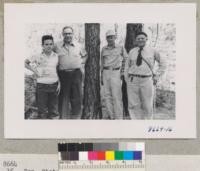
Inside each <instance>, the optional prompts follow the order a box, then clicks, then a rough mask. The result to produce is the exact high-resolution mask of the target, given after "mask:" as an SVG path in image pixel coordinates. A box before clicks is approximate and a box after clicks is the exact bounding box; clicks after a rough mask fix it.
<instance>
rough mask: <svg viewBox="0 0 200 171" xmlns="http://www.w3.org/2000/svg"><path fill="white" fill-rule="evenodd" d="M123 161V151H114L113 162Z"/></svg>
mask: <svg viewBox="0 0 200 171" xmlns="http://www.w3.org/2000/svg"><path fill="white" fill-rule="evenodd" d="M123 159H124V153H123V151H115V160H123Z"/></svg>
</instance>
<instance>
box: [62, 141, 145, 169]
mask: <svg viewBox="0 0 200 171" xmlns="http://www.w3.org/2000/svg"><path fill="white" fill-rule="evenodd" d="M58 152H59V161H60V164H61V165H62V168H63V167H64V168H70V169H89V168H123V169H124V168H126V167H130V168H134V167H135V164H136V162H137V163H138V164H139V165H141V166H142V167H143V164H144V143H132V142H131V143H59V144H58ZM63 164H64V165H63ZM61 165H60V166H61ZM137 167H139V166H137Z"/></svg>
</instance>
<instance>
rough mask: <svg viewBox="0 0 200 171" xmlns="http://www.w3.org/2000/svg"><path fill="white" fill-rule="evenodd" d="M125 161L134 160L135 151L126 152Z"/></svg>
mask: <svg viewBox="0 0 200 171" xmlns="http://www.w3.org/2000/svg"><path fill="white" fill-rule="evenodd" d="M124 160H133V151H124Z"/></svg>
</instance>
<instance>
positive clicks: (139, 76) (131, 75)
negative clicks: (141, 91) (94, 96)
mask: <svg viewBox="0 0 200 171" xmlns="http://www.w3.org/2000/svg"><path fill="white" fill-rule="evenodd" d="M128 76H129V77H138V78H147V77H152V75H138V74H128Z"/></svg>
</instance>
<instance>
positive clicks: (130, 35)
mask: <svg viewBox="0 0 200 171" xmlns="http://www.w3.org/2000/svg"><path fill="white" fill-rule="evenodd" d="M142 27H143V25H142V24H139V23H138V24H137V23H136V24H131V23H128V24H127V25H126V41H125V48H126V51H127V52H129V51H130V50H131V49H132V48H134V47H135V46H136V43H135V37H136V34H137V33H138V32H140V31H142Z"/></svg>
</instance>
